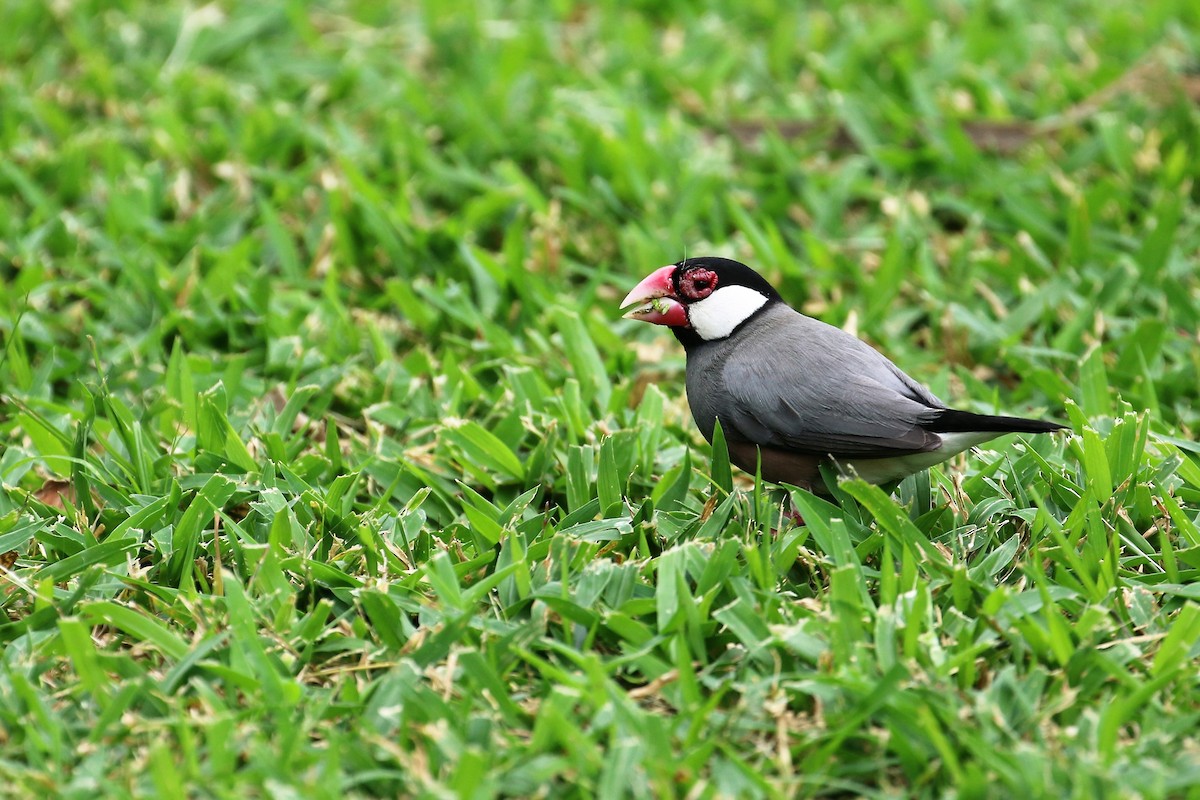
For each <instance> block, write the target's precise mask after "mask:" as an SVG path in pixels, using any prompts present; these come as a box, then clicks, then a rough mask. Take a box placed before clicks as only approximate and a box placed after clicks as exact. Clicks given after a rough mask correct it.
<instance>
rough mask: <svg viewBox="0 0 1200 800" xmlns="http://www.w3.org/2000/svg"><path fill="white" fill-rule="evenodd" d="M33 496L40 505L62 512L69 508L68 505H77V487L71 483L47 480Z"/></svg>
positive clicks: (52, 479) (53, 479)
mask: <svg viewBox="0 0 1200 800" xmlns="http://www.w3.org/2000/svg"><path fill="white" fill-rule="evenodd" d="M33 496H34V498H35V499H36V500H37V501H38V502H39V503H45V504H46V505H48V506H50V507H51V508H57V509H59V510H60V511H61V510H63V509H65V508H66V507H67V503H70V504H71V505H74V504H75V486H74V485H73V484H72V483H71V482H70V481H64V480H59V479H58V478H47V479H46V482H45V483H43V484H42V488H40V489H38V490H37V491H36V492H34V493H33Z"/></svg>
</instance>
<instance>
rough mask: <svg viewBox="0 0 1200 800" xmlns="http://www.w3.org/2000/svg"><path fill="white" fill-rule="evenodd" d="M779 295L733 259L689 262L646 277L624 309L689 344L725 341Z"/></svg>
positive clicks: (711, 257) (712, 257)
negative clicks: (671, 331) (659, 326)
mask: <svg viewBox="0 0 1200 800" xmlns="http://www.w3.org/2000/svg"><path fill="white" fill-rule="evenodd" d="M779 299H780V297H779V292H777V291H775V287H773V286H771V284H769V283H767V281H766V279H764V278H763V277H762V276H761V275H759V274H758V273H757V272H755V271H754V270H752V269H750V268H749V267H747V266H746V265H745V264H742V263H741V262H739V261H733V260H731V259H728V258H716V257H714V256H705V257H702V258H687V259H684V260H683V261H680V262H678V263H676V264H670V265H668V266H665V267H662V268H660V269H657V270H655V271H654V272H652V273H650V274H649V275H647V276H646V277H645V278H644V279H642V282H641V283H639V284H638V285H637V286H635V287H633V291H631V292H630V293H629V294H628V295H626V296H625V299H624V300H622V301H621V308H625V307H626V306H630V305H633V304H635V303H637V304H638V307H637V308H634V309H633V310H631V311H629V312H628V313H626V314H625V316H626V317H629V318H630V319H637V320H641V321H642V322H650V323H653V324H655V325H667V326H669V327H670V328H671V329H672V330H673V331H674V332H675V336H676V337H677V338H678V339H679V340H680V341H681V342H683V344H684V345H685V346H690V345H692V344H699V343H701V342H711V341H715V340H717V339H724V338H725V337H727V336H729V334H731V333H733V332H734V330H736V329H737V328H738V326H740V325H741V324H742V323H743V322H745V321H746V320H748V319H750V317H752V316H754V315H755V314H756V313H758V311H759V310H760V309H762V308H763V307H764V306H766V305H767V304H768V303H771V302H774V301H777V300H779Z"/></svg>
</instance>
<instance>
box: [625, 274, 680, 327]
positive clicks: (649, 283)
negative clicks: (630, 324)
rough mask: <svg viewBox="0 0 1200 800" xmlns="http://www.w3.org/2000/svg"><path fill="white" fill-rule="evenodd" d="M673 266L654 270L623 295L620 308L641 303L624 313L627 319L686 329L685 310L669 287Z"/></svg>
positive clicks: (673, 290)
mask: <svg viewBox="0 0 1200 800" xmlns="http://www.w3.org/2000/svg"><path fill="white" fill-rule="evenodd" d="M674 272H675V265H673V264H672V265H669V266H666V267H661V268H660V269H656V270H654V272H652V273H650V274H649V275H647V276H646V277H645V278H643V279H642V282H641V283H639V284H638V285H637V286H635V287H633V291H632V292H630V293H629V294H627V295H625V299H624V300H622V301H621V308H624V307H625V306H628V305H632V304H634V303H643V304H644V305H641V306H639V307H637V308H635V309H633V310H632V311H629V312H626V314H625V316H626V317H628V318H629V319H637V320H641V321H642V322H649V323H652V324H654V325H669V326H671V327H673V328H686V327H687V326H688V325H689V323H688V318H687V310H686V309H685V308H684V307H683V304H682V303H680V302H679V301H678V300H677V299H676V298H675V289H674V287H673V286H672V285H671V275H672V273H674Z"/></svg>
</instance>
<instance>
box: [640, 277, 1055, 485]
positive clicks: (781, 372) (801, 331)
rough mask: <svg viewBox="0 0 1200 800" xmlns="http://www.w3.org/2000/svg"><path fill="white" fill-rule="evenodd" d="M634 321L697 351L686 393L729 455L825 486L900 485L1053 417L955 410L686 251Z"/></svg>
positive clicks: (643, 294) (753, 280)
mask: <svg viewBox="0 0 1200 800" xmlns="http://www.w3.org/2000/svg"><path fill="white" fill-rule="evenodd" d="M635 303H636V304H638V307H637V308H635V309H633V310H632V311H630V312H628V313H627V314H626V315H625V316H626V317H630V318H633V319H637V320H641V321H643V322H650V323H653V324H655V325H666V326H669V327H670V328H671V331H672V333H674V334H675V338H676V339H678V340H679V342H680V344H682V345H683V348H684V351H685V352H686V355H687V397H688V403H689V405H690V406H691V409H692V416H693V417H694V418H695V420H696V425H697V426H699V428H700V432H701V433H703V434H704V438H706V439H707V440H709V441H710V442H711V441H712V436H713V428H714V427H715V423H716V421H717V420H718V419H720V421H721V429H722V431H723V432H724V434H725V439H726V442H727V443H728V447H729V457H730V460H731V461H732V462H733V463H734V464H736V465H737V466H739V467H741V468H742V469H743V470H746V471H747V472H751V473H753V472H754V471H755V468H756V466H757V464H758V463H759V458H760V457H761V459H762V462H761V463H762V476H763V478H765V479H766V480H769V481H772V482H775V483H780V482H783V483H790V484H794V485H797V486H801V487H804V488H807V489H810V490H813V491H818V492H822V493H824V492H825V491H826V488H825V484H824V482H823V480H822V478H821V473H820V465H821V463H822V462H825V463H829V464H831V465H832V466H834V467H836V468H837V469H838V470H840V471H841V472H842V473H844V474H847V475H857V476H859V477H861V478H863V479H865V480H867V481H870V482H871V483H891V482H893V481H898V480H901V479H902V478H904V477H906V476H908V475H911V474H913V473H915V472H919V471H921V470H923V469H927V468H928V467H931V466H933V465H934V464H938V463H941V462H942V461H945V460H946V459H948V458H951V457H952V456H954V455H956V454H958V453H961V452H962V451H963V450H966V449H968V448H970V447H974V446H976V445H978V444H981V443H983V442H986V441H988V440H990V439H995V438H996V437H998V436H1003V435H1004V434H1006V433H1014V432H1020V433H1049V432H1051V431H1057V430H1060V429H1063V428H1065V426H1063V425H1059V424H1057V423H1055V422H1044V421H1041V420H1034V419H1021V418H1019V417H1001V416H990V415H987V414H975V413H972V412H970V411H958V410H955V409H952V408H947V407H946V404H945V403H943V402H942V401H941V400H939V399H938V398H937V397H935V396H934V395H933V393H931V392H930V391H929V390H928V389H927V388H925V387H924V386H922V385H921V384H919V383H917V382H916V381H915V380H913V379H912V378H910V377H909V376H908V375H906V374H904V372H902V371H901V370H900V368H899V367H897V366H896V365H895V364H893V363H892V362H891V361H889V360H888V359H887V358H885V357H884V356H883V355H881V354H880V353H879V352H878V351H876V350H874V349H872V348H871V347H870V346H869V345H867V344H866V343H865V342H863V341H861V340H859V339H857V338H855V337H854V336H852V335H850V334H849V333H846V332H845V331H843V330H841V329H839V328H835V327H833V326H832V325H827V324H826V323H824V322H821V321H819V320H816V319H813V318H812V317H807V316H805V315H803V314H801V313H800V312H798V311H796V310H794V309H792V308H791V307H789V306H788V305H787V304H786V303H785V302H784V301H783V298H782V297H780V295H779V292H777V291H776V290H775V288H774V287H773V286H771V284H770V283H768V282H767V281H766V280H765V279H764V278H763V277H762V276H761V275H759V274H758V273H757V272H755V271H754V270H752V269H751V268H750V267H748V266H746V265H745V264H742V263H740V262H737V261H733V260H730V259H727V258H715V257H703V258H688V259H684V260H683V261H680V262H678V263H676V264H671V265H669V266H665V267H662V268H661V269H658V270H655V271H654V272H652V273H651V274H650V275H648V276H646V278H645V279H644V280H642V282H641V283H639V284H638V285H637V286H635V287H634V288H633V291H631V292H630V293H629V294H628V295H627V296H626V297H625V299H624V300H623V301H622V303H621V308H625V307H626V306H629V305H633V304H635Z"/></svg>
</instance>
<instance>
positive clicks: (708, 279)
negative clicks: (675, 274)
mask: <svg viewBox="0 0 1200 800" xmlns="http://www.w3.org/2000/svg"><path fill="white" fill-rule="evenodd" d="M715 288H717V274H716V273H715V272H713V271H711V270H707V269H694V270H692V271H691V272H688V273H686V274H684V276H683V277H682V278H681V279H680V281H679V289H680V291H681V292H682V294H683V296H684V297H686V298H687V299H688V300H703V299H704V298H706V297H708V296H709V295H710V294H712V291H713V289H715Z"/></svg>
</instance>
